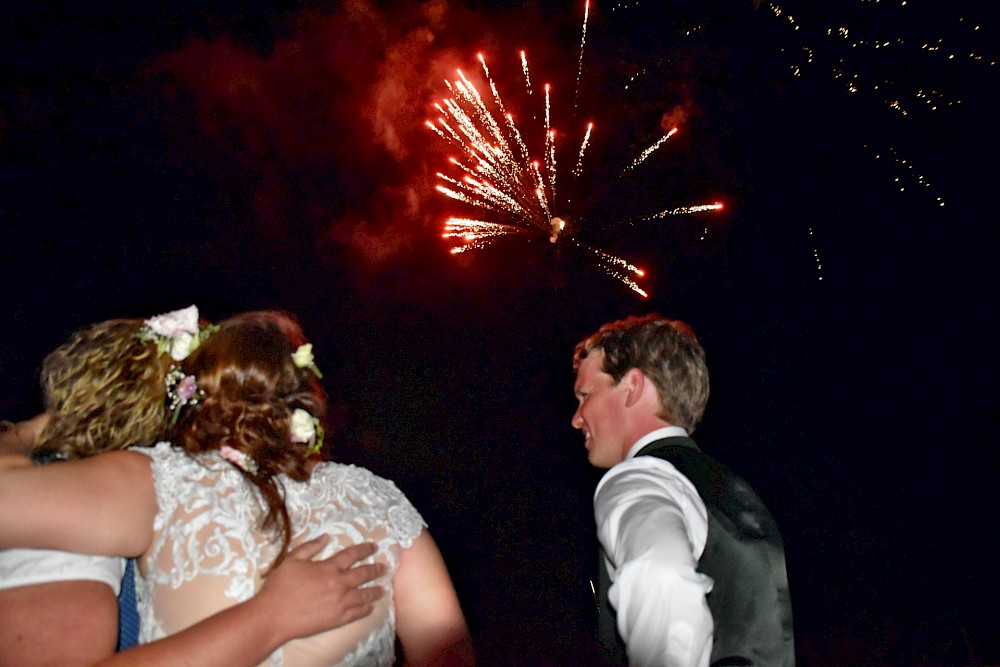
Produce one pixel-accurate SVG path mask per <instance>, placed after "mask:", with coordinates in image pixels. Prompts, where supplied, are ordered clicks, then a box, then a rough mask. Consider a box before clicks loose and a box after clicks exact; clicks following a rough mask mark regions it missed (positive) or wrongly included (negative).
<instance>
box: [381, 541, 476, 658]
mask: <svg viewBox="0 0 1000 667" xmlns="http://www.w3.org/2000/svg"><path fill="white" fill-rule="evenodd" d="M392 584H393V588H394V590H395V593H394V597H395V604H396V634H397V635H398V637H399V641H400V644H402V647H403V658H404V660H405V664H406V665H414V666H417V667H424V666H425V665H474V664H475V663H476V659H475V653H474V651H473V648H472V639H471V637H470V636H469V628H468V627H467V626H466V623H465V616H464V615H463V614H462V607H461V606H460V605H459V603H458V595H457V594H456V593H455V587H454V586H453V585H452V583H451V577H450V576H449V575H448V568H447V567H446V566H445V564H444V559H443V558H442V557H441V552H440V551H438V548H437V544H435V542H434V538H432V537H431V536H430V534H429V533H428V532H427V531H426V530H425V531H424V532H422V533H421V534H420V537H418V538H417V539H416V540H414V542H413V546H411V547H410V548H409V549H404V550H403V553H402V555H400V557H399V569H398V570H397V571H396V575H395V577H393V580H392Z"/></svg>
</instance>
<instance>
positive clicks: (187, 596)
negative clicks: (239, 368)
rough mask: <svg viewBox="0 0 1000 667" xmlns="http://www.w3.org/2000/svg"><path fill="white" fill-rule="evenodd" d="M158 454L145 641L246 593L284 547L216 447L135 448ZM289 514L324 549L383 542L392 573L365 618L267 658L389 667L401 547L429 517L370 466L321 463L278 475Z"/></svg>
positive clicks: (383, 557)
mask: <svg viewBox="0 0 1000 667" xmlns="http://www.w3.org/2000/svg"><path fill="white" fill-rule="evenodd" d="M133 451H138V452H142V453H143V454H146V455H147V456H149V457H150V458H151V459H152V468H153V475H154V478H155V482H156V498H157V502H158V503H159V512H158V514H157V516H156V521H155V524H154V526H153V529H154V533H155V536H154V540H153V545H152V548H151V550H150V552H149V555H148V556H147V558H146V559H145V561H144V562H143V564H142V566H143V567H142V570H143V571H144V572H145V575H143V576H142V581H141V582H140V584H139V586H140V588H139V591H140V600H139V615H140V618H141V620H142V629H141V632H140V638H139V641H140V642H142V643H145V642H149V641H152V640H154V639H159V638H161V637H164V636H167V635H171V634H175V633H177V632H179V631H180V630H183V629H184V628H186V627H188V626H190V625H193V624H194V623H197V622H198V621H200V620H202V619H204V618H207V617H208V616H211V615H212V614H214V613H216V612H218V611H220V610H222V609H225V608H227V607H230V606H232V605H233V604H235V603H237V602H242V601H244V600H247V599H249V598H250V597H251V596H253V594H254V593H255V592H256V591H257V590H258V589H259V588H260V586H261V583H262V581H261V575H262V574H263V573H264V572H266V568H267V567H268V566H269V565H270V564H271V563H272V562H273V561H274V557H275V554H276V551H277V548H278V546H277V545H276V544H275V543H274V540H273V539H271V538H270V537H269V535H268V534H267V533H264V532H263V531H261V530H260V529H259V526H260V519H261V517H262V516H263V515H264V513H265V512H266V509H265V506H264V504H263V501H262V500H261V499H260V497H259V494H258V492H257V490H256V488H255V487H254V486H253V485H252V484H250V483H249V482H248V481H247V480H245V479H244V478H243V476H242V475H241V474H240V473H239V472H238V471H237V470H236V469H234V468H233V466H232V465H231V464H229V463H228V462H226V461H224V460H223V459H222V457H221V456H219V454H218V453H217V452H209V453H205V454H199V455H195V456H191V455H188V454H187V453H185V452H183V451H181V450H180V449H177V448H174V447H172V446H171V445H170V444H169V443H165V442H161V443H159V444H157V445H156V446H155V447H150V448H141V447H137V448H134V450H133ZM280 479H281V482H282V486H283V487H284V490H285V503H286V506H287V508H288V513H289V515H290V516H291V519H292V546H293V547H294V546H297V545H299V544H301V543H303V542H306V541H308V540H311V539H313V538H315V537H319V536H321V535H331V536H332V537H333V539H332V540H331V543H330V545H329V546H328V548H327V549H326V551H325V552H324V553H323V554H322V556H324V557H325V556H329V555H331V554H333V553H335V552H336V551H339V550H340V549H342V548H344V547H347V546H350V545H352V544H357V543H360V542H366V541H371V542H375V543H376V544H377V545H378V552H377V553H376V555H375V557H374V558H375V560H377V561H380V562H384V563H386V564H387V565H388V566H389V570H388V572H387V574H386V575H385V577H384V580H381V581H379V582H378V583H379V584H380V585H381V586H383V587H384V588H385V589H386V591H387V594H386V595H385V596H383V597H382V599H380V600H379V601H378V603H377V604H376V605H375V611H374V612H373V613H372V614H370V615H369V616H367V617H366V618H363V619H361V620H359V621H355V622H354V623H350V624H348V625H346V626H344V627H341V628H337V629H335V630H331V631H329V632H324V633H321V634H318V635H314V636H312V637H308V638H306V639H298V640H295V641H292V642H290V643H288V644H286V645H285V646H284V647H282V648H281V649H278V650H277V651H276V652H275V653H273V654H272V655H271V657H270V659H269V660H268V662H267V663H265V664H267V665H273V666H284V667H313V666H320V665H323V666H329V665H344V666H358V665H365V666H367V665H372V666H383V665H384V666H389V665H392V664H393V661H394V659H395V627H396V620H395V613H394V608H393V604H392V576H393V575H394V574H395V572H396V568H397V566H398V563H399V555H400V553H401V550H402V549H406V548H409V547H410V546H411V545H412V544H413V540H414V539H415V538H416V537H417V536H418V535H419V534H420V532H421V531H422V530H423V528H424V525H425V524H424V521H423V519H422V518H421V516H420V514H419V513H418V512H417V510H416V509H415V508H414V507H413V505H411V504H410V502H409V501H408V500H407V499H406V497H405V496H404V495H403V493H402V492H401V491H400V490H399V489H398V488H396V485H395V484H393V483H392V482H390V481H388V480H386V479H382V478H381V477H378V476H376V475H374V474H373V473H371V472H370V471H368V470H365V469H364V468H358V467H356V466H350V465H342V464H338V463H321V464H319V465H318V466H317V467H316V468H315V470H314V471H313V474H312V476H311V478H310V479H309V481H307V482H296V481H293V480H291V479H289V478H287V477H285V476H281V477H280Z"/></svg>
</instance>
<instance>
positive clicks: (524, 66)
mask: <svg viewBox="0 0 1000 667" xmlns="http://www.w3.org/2000/svg"><path fill="white" fill-rule="evenodd" d="M521 71H522V72H523V73H524V87H525V88H527V90H528V94H529V95H530V94H531V76H530V75H529V74H528V56H527V54H525V53H524V51H521Z"/></svg>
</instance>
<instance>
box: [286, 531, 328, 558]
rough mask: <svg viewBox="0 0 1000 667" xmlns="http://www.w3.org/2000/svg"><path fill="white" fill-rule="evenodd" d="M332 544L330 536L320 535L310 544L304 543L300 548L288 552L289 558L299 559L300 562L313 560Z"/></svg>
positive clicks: (310, 541) (309, 542)
mask: <svg viewBox="0 0 1000 667" xmlns="http://www.w3.org/2000/svg"><path fill="white" fill-rule="evenodd" d="M329 543H330V536H329V535H320V536H319V537H317V538H316V539H314V540H309V541H308V542H303V543H302V544H300V545H299V546H297V547H295V548H294V549H292V550H291V551H289V552H288V557H289V558H298V559H299V560H312V559H313V558H315V557H316V556H318V555H319V553H320V552H321V551H323V548H324V547H326V545H327V544H329Z"/></svg>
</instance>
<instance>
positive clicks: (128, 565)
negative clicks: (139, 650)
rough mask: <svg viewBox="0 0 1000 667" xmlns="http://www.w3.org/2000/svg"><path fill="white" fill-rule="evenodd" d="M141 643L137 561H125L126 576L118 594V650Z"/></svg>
mask: <svg viewBox="0 0 1000 667" xmlns="http://www.w3.org/2000/svg"><path fill="white" fill-rule="evenodd" d="M138 643H139V609H138V606H137V603H136V600H135V560H134V559H132V558H129V559H127V560H126V561H125V576H123V577H122V589H121V592H120V593H119V594H118V650H119V651H124V650H125V649H127V648H130V647H132V646H135V645H136V644H138Z"/></svg>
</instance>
